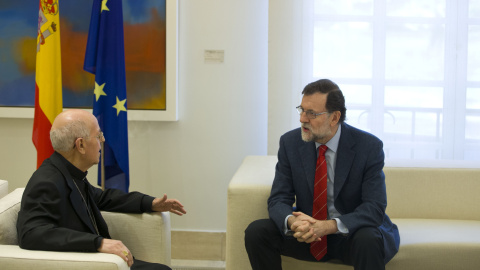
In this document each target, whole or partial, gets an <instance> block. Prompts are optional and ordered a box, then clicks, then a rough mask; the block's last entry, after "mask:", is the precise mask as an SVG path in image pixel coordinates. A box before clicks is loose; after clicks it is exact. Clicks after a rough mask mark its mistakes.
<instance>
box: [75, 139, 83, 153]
mask: <svg viewBox="0 0 480 270" xmlns="http://www.w3.org/2000/svg"><path fill="white" fill-rule="evenodd" d="M75 148H77V151H78V152H80V153H81V154H85V140H84V139H83V138H77V139H76V140H75Z"/></svg>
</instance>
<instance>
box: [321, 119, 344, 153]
mask: <svg viewBox="0 0 480 270" xmlns="http://www.w3.org/2000/svg"><path fill="white" fill-rule="evenodd" d="M340 134H342V124H339V125H338V129H337V132H336V133H335V135H333V137H332V138H331V139H330V140H329V141H328V142H327V143H326V144H325V145H326V146H327V147H328V149H330V150H332V151H333V152H335V153H336V152H337V149H338V142H339V141H340ZM320 145H322V144H321V143H318V142H315V147H316V148H318V147H319V146H320Z"/></svg>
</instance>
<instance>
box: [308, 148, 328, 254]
mask: <svg viewBox="0 0 480 270" xmlns="http://www.w3.org/2000/svg"><path fill="white" fill-rule="evenodd" d="M327 149H328V147H327V146H326V145H321V146H320V147H318V158H317V168H316V169H315V184H314V188H313V211H312V217H313V218H314V219H316V220H326V219H327V178H328V177H327V161H326V160H325V152H326V151H327ZM319 236H320V237H322V235H319ZM310 253H312V255H313V256H314V257H315V259H317V260H318V261H319V260H320V259H322V258H323V256H325V254H327V237H326V236H325V237H322V241H320V242H319V241H315V242H312V243H311V244H310Z"/></svg>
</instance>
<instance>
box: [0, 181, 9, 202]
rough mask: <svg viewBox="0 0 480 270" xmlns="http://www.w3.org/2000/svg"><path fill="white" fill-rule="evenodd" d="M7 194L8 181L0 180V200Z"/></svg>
mask: <svg viewBox="0 0 480 270" xmlns="http://www.w3.org/2000/svg"><path fill="white" fill-rule="evenodd" d="M7 194H8V181H5V180H0V198H3V197H4V196H5V195H7Z"/></svg>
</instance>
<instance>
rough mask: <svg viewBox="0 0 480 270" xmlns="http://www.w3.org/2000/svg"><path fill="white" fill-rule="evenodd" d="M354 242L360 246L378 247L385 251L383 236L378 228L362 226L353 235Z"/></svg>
mask: <svg viewBox="0 0 480 270" xmlns="http://www.w3.org/2000/svg"><path fill="white" fill-rule="evenodd" d="M353 244H354V245H355V246H356V247H357V249H358V248H360V249H362V248H368V249H378V250H379V251H383V248H384V247H383V236H382V233H381V232H380V230H379V229H378V228H374V227H365V228H360V229H359V230H358V231H357V232H356V233H355V236H354V237H353Z"/></svg>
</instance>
